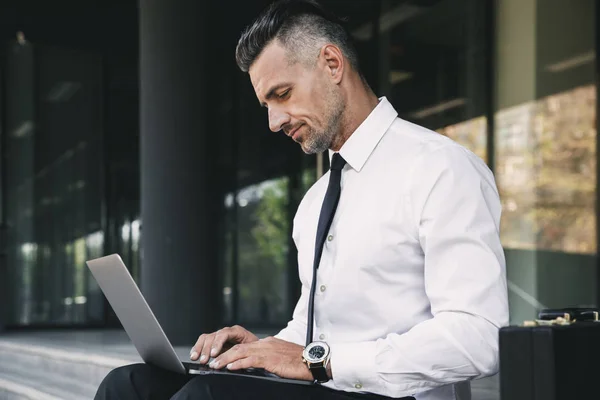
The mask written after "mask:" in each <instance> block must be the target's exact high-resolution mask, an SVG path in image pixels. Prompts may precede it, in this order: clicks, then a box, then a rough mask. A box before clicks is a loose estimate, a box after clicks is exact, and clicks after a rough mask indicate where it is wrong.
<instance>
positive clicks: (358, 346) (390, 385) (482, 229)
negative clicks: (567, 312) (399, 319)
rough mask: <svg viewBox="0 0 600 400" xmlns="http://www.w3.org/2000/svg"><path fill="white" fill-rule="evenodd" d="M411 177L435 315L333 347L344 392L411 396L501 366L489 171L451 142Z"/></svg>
mask: <svg viewBox="0 0 600 400" xmlns="http://www.w3.org/2000/svg"><path fill="white" fill-rule="evenodd" d="M411 176H412V178H411V179H412V183H411V184H410V186H409V190H410V198H411V201H410V203H411V205H410V207H411V215H413V216H414V221H415V224H416V225H415V226H417V227H418V232H419V242H420V244H421V248H422V250H423V253H424V275H425V276H424V278H425V279H424V284H425V292H426V294H427V296H428V298H429V301H430V304H431V314H432V318H431V319H428V320H426V321H424V322H422V323H419V324H417V325H415V326H414V327H413V328H412V329H410V330H409V331H407V332H406V333H402V334H396V333H391V334H389V335H388V336H387V337H385V338H381V339H379V340H376V341H370V342H362V343H339V344H335V345H332V346H331V368H332V373H333V380H334V383H335V386H336V387H337V388H339V389H342V390H346V391H355V392H372V393H378V394H382V395H386V396H390V397H402V396H410V395H414V394H416V393H419V392H423V391H426V390H430V389H433V388H436V387H439V386H444V385H448V384H452V383H456V382H459V381H464V380H469V379H473V378H479V377H484V376H489V375H492V374H494V373H496V372H497V370H498V332H499V328H500V327H502V326H505V325H506V324H508V295H507V289H506V266H505V259H504V252H503V250H502V246H501V243H500V235H499V226H500V214H501V204H500V200H499V195H498V191H497V189H496V184H495V182H494V178H493V175H492V173H491V172H490V171H489V169H488V168H487V166H486V165H485V164H484V163H483V161H481V160H480V159H479V158H477V157H476V156H475V155H473V154H472V153H471V152H469V151H468V150H466V149H464V148H462V147H460V146H456V145H454V144H449V145H445V146H444V147H442V148H439V149H437V150H434V151H430V152H428V154H426V155H423V156H421V158H420V159H419V160H418V161H417V162H416V163H415V166H414V169H413V171H412V173H411ZM398 307H399V308H400V307H401V304H399V305H398Z"/></svg>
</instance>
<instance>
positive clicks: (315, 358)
mask: <svg viewBox="0 0 600 400" xmlns="http://www.w3.org/2000/svg"><path fill="white" fill-rule="evenodd" d="M329 351H330V350H329V346H328V345H327V343H325V342H312V343H311V344H309V345H308V346H306V348H305V349H304V358H305V359H306V361H308V362H310V363H318V362H322V361H323V360H325V359H326V358H327V356H328V355H329Z"/></svg>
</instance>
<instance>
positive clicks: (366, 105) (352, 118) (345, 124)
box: [330, 87, 379, 151]
mask: <svg viewBox="0 0 600 400" xmlns="http://www.w3.org/2000/svg"><path fill="white" fill-rule="evenodd" d="M348 98H349V99H352V100H351V101H348V102H347V104H346V109H345V111H344V119H343V120H342V124H341V130H340V132H339V133H338V135H336V137H335V138H334V139H333V142H332V143H331V147H330V148H331V150H333V151H339V150H340V149H341V148H342V146H343V145H344V143H346V140H348V138H349V137H350V136H352V134H353V133H354V131H356V129H357V128H358V127H359V126H360V124H362V123H363V122H364V121H365V119H367V117H368V116H369V114H371V112H372V111H373V110H374V109H375V107H377V104H378V102H379V100H378V99H377V96H375V94H374V93H373V92H372V91H371V90H370V89H367V88H364V87H362V88H360V89H358V90H357V91H356V92H355V93H351V94H350V95H349V96H348Z"/></svg>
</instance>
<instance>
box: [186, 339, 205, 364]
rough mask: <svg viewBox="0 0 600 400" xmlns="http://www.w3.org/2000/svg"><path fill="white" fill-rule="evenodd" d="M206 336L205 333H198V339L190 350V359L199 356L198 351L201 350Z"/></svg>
mask: <svg viewBox="0 0 600 400" xmlns="http://www.w3.org/2000/svg"><path fill="white" fill-rule="evenodd" d="M206 336H207V335H200V336H199V337H198V340H196V344H195V345H194V346H193V347H192V349H191V350H190V359H192V360H194V361H196V360H197V359H198V357H200V352H201V351H202V346H204V341H205V340H206Z"/></svg>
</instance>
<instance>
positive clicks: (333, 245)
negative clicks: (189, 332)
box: [97, 0, 508, 400]
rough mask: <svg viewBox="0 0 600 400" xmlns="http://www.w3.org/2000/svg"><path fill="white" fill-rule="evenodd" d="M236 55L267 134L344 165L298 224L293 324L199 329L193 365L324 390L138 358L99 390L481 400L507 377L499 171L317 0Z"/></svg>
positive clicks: (281, 12)
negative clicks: (489, 386)
mask: <svg viewBox="0 0 600 400" xmlns="http://www.w3.org/2000/svg"><path fill="white" fill-rule="evenodd" d="M236 56H237V62H238V65H239V66H240V68H241V69H242V70H243V71H245V72H248V73H249V76H250V79H251V81H252V85H253V87H254V90H255V92H256V96H257V97H258V100H259V102H260V103H261V105H262V106H264V107H266V108H267V110H268V117H269V127H270V129H271V130H272V131H274V132H277V131H283V132H284V133H285V134H286V135H288V136H290V137H291V138H292V139H293V140H294V141H296V142H297V143H299V144H300V146H301V147H302V149H303V150H304V151H305V152H306V153H319V152H324V151H326V150H329V153H330V155H331V164H332V170H331V171H330V172H329V173H328V174H326V175H325V176H324V177H323V178H322V179H320V180H319V181H318V182H317V183H316V184H315V185H314V186H313V187H312V188H311V189H310V190H309V191H308V192H307V193H306V195H305V197H304V199H303V200H302V202H301V204H300V206H299V209H298V211H297V214H296V217H295V219H294V228H293V238H294V240H295V243H296V246H297V248H298V263H299V274H300V279H301V281H302V295H301V297H300V300H299V301H298V304H297V306H296V309H295V311H294V315H293V319H292V320H291V321H290V322H289V324H288V326H287V327H286V328H285V329H283V330H282V331H281V332H279V334H278V335H276V337H274V338H267V339H263V340H259V339H258V338H257V337H256V336H255V335H254V334H252V333H251V332H249V331H247V330H246V329H244V328H242V327H239V326H235V327H230V328H225V329H222V330H220V331H218V332H215V333H212V334H205V335H202V336H200V338H199V339H198V341H197V343H196V345H195V346H194V347H193V348H192V350H191V359H192V360H199V361H200V362H202V363H209V365H210V366H211V367H212V368H216V369H221V368H228V369H230V370H239V369H243V368H250V367H254V368H264V369H266V370H267V371H270V372H272V373H275V374H277V375H279V376H281V377H284V378H293V379H301V380H308V381H310V380H316V381H319V382H320V383H319V384H317V385H315V386H299V385H289V384H283V383H276V382H275V383H274V382H268V381H267V382H265V381H261V380H254V379H247V378H238V377H232V376H201V377H196V378H189V377H184V376H178V375H175V374H170V373H167V372H164V371H160V370H157V369H155V368H153V367H150V366H147V365H135V366H128V367H124V368H121V369H118V370H115V371H113V372H112V373H111V374H109V375H108V377H107V378H106V379H105V381H104V382H103V383H102V385H101V387H100V388H99V390H98V395H97V398H98V399H115V398H170V397H171V396H173V397H172V398H173V399H184V398H185V399H188V398H189V399H191V398H197V399H218V400H222V399H240V400H245V399H282V398H286V399H306V398H319V399H332V400H334V399H335V400H338V399H339V400H342V399H352V398H383V396H387V397H394V398H398V397H403V396H414V397H415V398H416V399H418V400H426V399H427V400H433V399H435V400H450V399H458V398H469V387H468V383H466V381H468V380H470V379H474V378H479V377H484V376H488V375H492V374H494V373H496V372H497V369H498V330H499V328H500V327H501V326H503V325H506V324H507V322H508V306H507V291H506V278H505V261H504V256H503V251H502V247H501V244H500V239H499V222H500V211H501V207H500V201H499V198H498V191H497V189H496V185H495V182H494V178H493V175H492V173H491V172H490V171H489V169H488V168H487V166H486V165H485V164H484V163H483V161H482V160H481V159H479V158H477V157H476V156H475V155H474V154H473V153H471V152H470V151H468V150H466V149H465V148H463V147H461V146H459V145H458V144H456V143H454V142H453V141H451V140H450V139H448V138H446V137H444V136H441V135H439V134H437V133H435V132H432V131H429V130H427V129H425V128H422V127H419V126H417V125H414V124H412V123H409V122H407V121H404V120H402V119H399V118H398V117H397V113H396V111H395V110H394V108H393V107H392V105H391V104H390V103H389V102H388V100H387V99H386V98H379V99H378V98H377V97H376V96H375V94H374V93H373V92H372V90H371V89H370V88H369V86H368V85H367V83H366V81H365V79H364V78H363V76H362V74H361V72H360V69H359V66H358V60H357V55H356V51H355V49H354V48H353V47H352V45H351V43H350V40H349V36H348V33H347V32H346V31H345V30H344V28H343V27H342V25H341V24H340V23H338V21H336V20H335V19H334V18H333V17H331V16H329V15H328V14H326V13H325V11H324V10H322V9H321V8H320V6H319V5H318V4H316V3H314V2H313V1H309V0H297V1H289V0H284V1H280V2H277V3H274V4H272V5H271V6H270V7H268V8H267V9H266V10H265V11H264V12H263V13H262V14H261V15H260V16H259V17H258V18H257V20H256V21H255V22H254V23H253V24H252V25H251V26H250V27H248V28H247V29H246V31H245V32H244V33H243V34H242V36H241V38H240V40H239V43H238V46H237V50H236ZM330 211H333V212H331V213H330ZM323 221H325V222H323ZM328 224H330V225H328ZM317 234H319V235H321V236H322V238H321V240H319V239H317V240H316V239H315V238H316V237H317ZM325 237H326V239H324V238H325ZM313 314H314V319H313V318H310V317H309V316H311V315H313ZM307 321H312V322H313V323H310V324H309V323H307ZM307 345H308V346H307ZM231 346H233V347H231ZM305 347H306V348H307V351H304V350H305ZM311 357H316V358H319V357H320V359H321V361H322V362H320V363H316V362H313V361H314V360H313V359H311ZM120 396H121V397H120ZM128 396H129V397H128ZM153 396H154V397H153Z"/></svg>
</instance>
